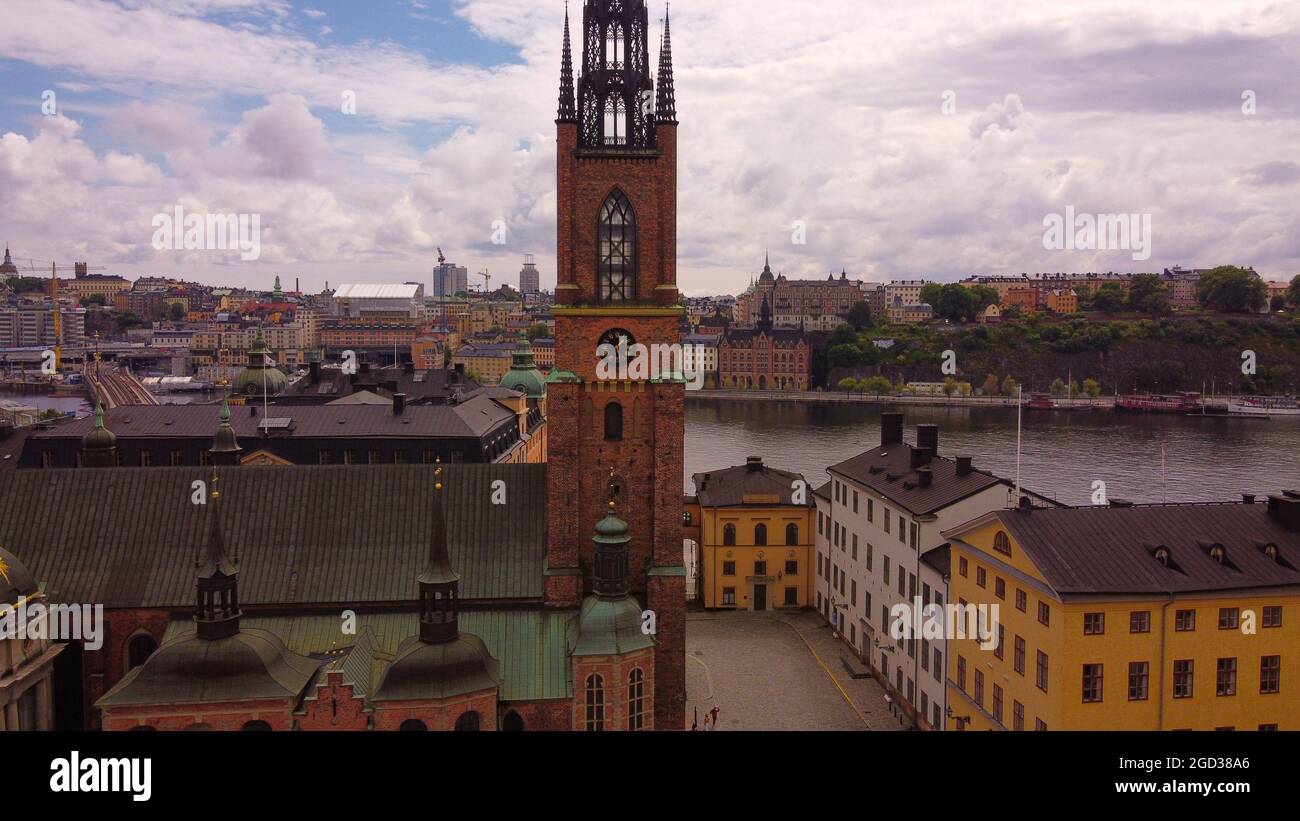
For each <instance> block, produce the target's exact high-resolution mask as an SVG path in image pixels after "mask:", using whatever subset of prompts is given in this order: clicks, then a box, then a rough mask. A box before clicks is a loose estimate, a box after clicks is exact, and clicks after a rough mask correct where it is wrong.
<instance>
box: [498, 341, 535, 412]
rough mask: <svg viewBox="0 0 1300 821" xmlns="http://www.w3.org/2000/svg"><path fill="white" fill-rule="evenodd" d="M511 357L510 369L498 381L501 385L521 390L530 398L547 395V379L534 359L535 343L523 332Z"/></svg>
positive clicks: (513, 389)
mask: <svg viewBox="0 0 1300 821" xmlns="http://www.w3.org/2000/svg"><path fill="white" fill-rule="evenodd" d="M511 359H512V361H511V365H510V370H509V371H507V372H506V375H505V376H503V377H501V381H500V382H499V383H498V384H499V385H500V387H503V388H509V389H510V390H512V391H519V392H520V393H522V394H524V395H525V396H527V397H528V398H529V399H540V398H542V397H543V396H545V395H546V380H545V379H544V378H543V377H542V372H541V371H539V370H537V364H536V363H535V362H534V360H533V344H532V343H531V342H529V341H528V337H526V336H524V335H522V334H521V335H520V336H519V344H517V345H516V346H515V352H514V354H513V355H512V358H511Z"/></svg>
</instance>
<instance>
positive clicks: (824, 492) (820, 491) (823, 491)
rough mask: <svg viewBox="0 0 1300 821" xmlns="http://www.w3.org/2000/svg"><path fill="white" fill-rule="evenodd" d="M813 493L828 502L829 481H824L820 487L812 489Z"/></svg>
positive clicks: (829, 492) (829, 493)
mask: <svg viewBox="0 0 1300 821" xmlns="http://www.w3.org/2000/svg"><path fill="white" fill-rule="evenodd" d="M813 495H814V496H819V497H821V498H822V499H825V500H826V501H828V502H829V501H830V500H831V483H830V482H826V483H825V484H823V485H822V486H821V487H819V488H816V489H814V490H813Z"/></svg>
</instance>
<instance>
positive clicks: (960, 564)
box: [886, 531, 970, 578]
mask: <svg viewBox="0 0 1300 821" xmlns="http://www.w3.org/2000/svg"><path fill="white" fill-rule="evenodd" d="M886 532H888V531H886ZM957 572H958V573H960V574H961V575H962V578H966V577H967V576H969V574H970V564H969V563H968V562H967V561H966V557H965V556H958V557H957Z"/></svg>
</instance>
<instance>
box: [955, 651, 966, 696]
mask: <svg viewBox="0 0 1300 821" xmlns="http://www.w3.org/2000/svg"><path fill="white" fill-rule="evenodd" d="M957 689H958V690H961V691H962V692H963V693H964V692H966V658H965V657H964V656H958V657H957Z"/></svg>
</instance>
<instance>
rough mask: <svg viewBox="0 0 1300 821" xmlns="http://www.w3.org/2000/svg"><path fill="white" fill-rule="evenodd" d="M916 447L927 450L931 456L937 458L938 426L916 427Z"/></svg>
mask: <svg viewBox="0 0 1300 821" xmlns="http://www.w3.org/2000/svg"><path fill="white" fill-rule="evenodd" d="M916 446H917V447H918V448H928V449H929V451H930V455H931V456H938V455H939V426H938V425H917V426H916Z"/></svg>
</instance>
